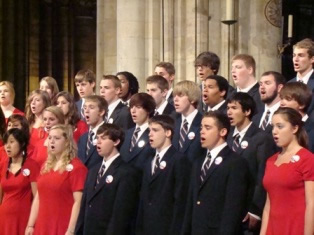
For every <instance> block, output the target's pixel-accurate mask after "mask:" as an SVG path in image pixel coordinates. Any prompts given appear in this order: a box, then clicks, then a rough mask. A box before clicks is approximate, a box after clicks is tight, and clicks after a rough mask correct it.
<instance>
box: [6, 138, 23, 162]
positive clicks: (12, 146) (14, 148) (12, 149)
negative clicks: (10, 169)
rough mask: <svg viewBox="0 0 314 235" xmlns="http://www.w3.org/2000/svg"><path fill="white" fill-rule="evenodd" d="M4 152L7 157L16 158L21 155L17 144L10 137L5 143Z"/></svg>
mask: <svg viewBox="0 0 314 235" xmlns="http://www.w3.org/2000/svg"><path fill="white" fill-rule="evenodd" d="M4 147H5V151H6V152H7V155H8V157H11V158H15V157H18V156H19V155H20V153H21V147H20V144H19V142H18V141H17V140H16V139H15V138H14V137H13V135H10V136H9V138H8V141H7V143H6V144H5V146H4Z"/></svg>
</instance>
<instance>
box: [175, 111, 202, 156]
mask: <svg viewBox="0 0 314 235" xmlns="http://www.w3.org/2000/svg"><path fill="white" fill-rule="evenodd" d="M201 121H202V115H201V113H200V112H198V113H197V114H196V116H195V118H194V120H193V122H192V124H191V127H190V129H189V131H188V133H187V136H186V137H185V142H184V147H183V148H182V149H181V148H180V145H179V140H180V128H181V122H182V115H181V114H177V118H176V121H175V129H174V135H173V138H172V144H173V146H174V147H175V148H176V149H178V151H179V152H181V153H184V154H185V155H186V156H187V157H188V158H189V159H190V161H191V162H193V160H194V159H196V158H198V157H200V156H201V155H202V154H203V153H204V151H205V150H204V149H203V148H202V146H201V141H200V126H201ZM189 136H190V138H189ZM192 137H193V138H192Z"/></svg>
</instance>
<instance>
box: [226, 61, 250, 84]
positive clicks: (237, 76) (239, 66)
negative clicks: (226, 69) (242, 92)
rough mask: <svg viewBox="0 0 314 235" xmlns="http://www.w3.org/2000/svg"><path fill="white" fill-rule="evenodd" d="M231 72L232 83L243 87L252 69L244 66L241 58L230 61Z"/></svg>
mask: <svg viewBox="0 0 314 235" xmlns="http://www.w3.org/2000/svg"><path fill="white" fill-rule="evenodd" d="M231 73H232V78H233V81H234V84H235V85H236V86H237V87H239V88H240V89H245V88H246V86H247V82H248V79H249V77H250V76H251V75H252V74H253V69H252V68H251V67H246V65H245V63H244V61H243V60H234V61H232V68H231Z"/></svg>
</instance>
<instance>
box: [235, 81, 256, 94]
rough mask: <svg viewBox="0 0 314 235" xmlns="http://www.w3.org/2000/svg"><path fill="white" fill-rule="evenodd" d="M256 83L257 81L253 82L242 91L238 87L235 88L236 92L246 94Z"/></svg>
mask: <svg viewBox="0 0 314 235" xmlns="http://www.w3.org/2000/svg"><path fill="white" fill-rule="evenodd" d="M256 83H257V81H255V82H254V83H253V84H252V85H251V86H248V87H247V88H244V89H240V88H239V87H237V92H244V93H248V92H249V90H251V88H252V87H253V86H255V85H256Z"/></svg>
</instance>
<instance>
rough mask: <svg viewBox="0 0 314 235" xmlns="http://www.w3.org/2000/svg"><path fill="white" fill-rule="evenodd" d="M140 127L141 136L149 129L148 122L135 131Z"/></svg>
mask: <svg viewBox="0 0 314 235" xmlns="http://www.w3.org/2000/svg"><path fill="white" fill-rule="evenodd" d="M138 127H139V128H140V132H139V134H140V133H143V132H144V131H145V130H146V129H147V128H148V122H145V123H144V124H142V125H141V126H139V125H136V127H135V130H136V128H138ZM138 136H140V135H138Z"/></svg>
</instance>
